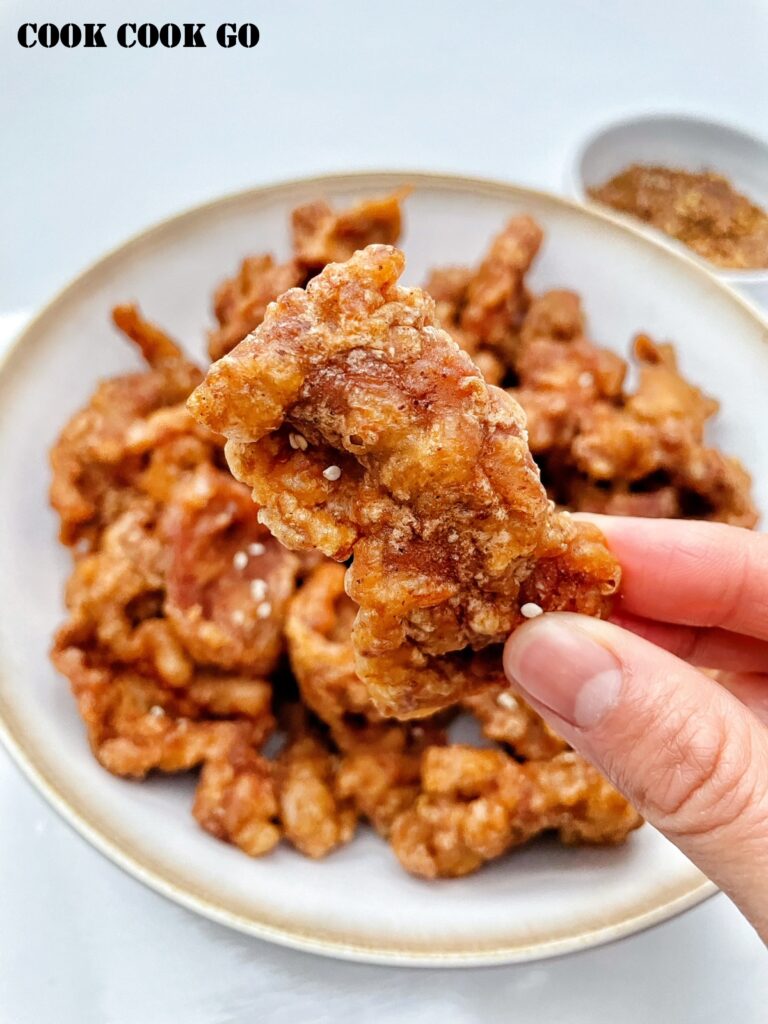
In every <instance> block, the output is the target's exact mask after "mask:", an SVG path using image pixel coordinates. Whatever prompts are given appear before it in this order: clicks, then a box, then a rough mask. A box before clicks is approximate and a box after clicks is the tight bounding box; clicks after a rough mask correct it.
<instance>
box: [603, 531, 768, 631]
mask: <svg viewBox="0 0 768 1024" xmlns="http://www.w3.org/2000/svg"><path fill="white" fill-rule="evenodd" d="M583 518H585V519H587V518H588V519H589V520H590V522H593V523H595V525H596V526H597V527H599V529H601V530H602V531H603V533H604V534H605V537H606V539H607V541H608V544H609V546H610V548H611V550H612V551H613V553H614V554H615V555H616V557H617V558H618V560H619V562H620V563H621V567H622V582H621V592H620V602H621V608H622V609H623V610H624V611H627V612H630V613H631V614H632V615H640V616H643V617H644V618H647V619H656V620H658V621H661V622H674V623H678V624H680V625H685V626H719V627H721V628H722V629H727V630H731V631H732V632H736V633H743V634H746V635H747V636H753V637H758V638H759V639H762V640H768V537H766V536H765V535H763V534H759V533H752V532H751V531H749V530H745V529H743V528H742V527H740V526H725V525H723V524H722V523H704V522H691V521H688V520H681V519H634V518H629V517H622V516H598V515H590V516H584V517H583Z"/></svg>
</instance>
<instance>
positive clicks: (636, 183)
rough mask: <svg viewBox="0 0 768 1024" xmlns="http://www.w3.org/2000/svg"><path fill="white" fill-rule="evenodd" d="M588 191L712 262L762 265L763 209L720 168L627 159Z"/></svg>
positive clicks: (767, 260) (766, 226)
mask: <svg viewBox="0 0 768 1024" xmlns="http://www.w3.org/2000/svg"><path fill="white" fill-rule="evenodd" d="M589 195H590V196H591V198H592V199H596V200H598V202H601V203H605V204H606V206H610V207H612V208H613V209H614V210H619V211H620V212H621V213H629V214H632V216H634V217H639V218H640V220H644V221H646V223H648V224H652V225H653V226H654V227H656V228H659V230H660V231H663V232H665V234H667V235H671V236H672V238H676V239H678V240H679V241H680V242H683V243H684V244H685V245H687V246H688V247H689V248H690V249H693V251H694V252H695V253H698V255H699V256H703V257H704V259H707V260H709V261H710V262H711V263H714V264H716V265H717V266H718V267H728V268H731V269H737V270H744V269H750V268H760V267H768V213H766V211H765V210H763V209H762V208H761V207H759V206H755V205H754V203H752V202H750V200H749V199H747V197H746V196H744V195H742V194H741V193H740V192H737V191H736V189H735V188H734V187H733V185H731V183H730V182H729V181H728V179H727V178H724V177H723V176H722V175H720V174H714V173H713V172H711V171H702V172H700V173H692V172H689V171H682V170H677V169H675V168H671V167H660V166H655V165H645V164H632V166H631V167H627V168H626V170H624V171H622V172H621V173H620V174H617V175H616V176H615V177H613V178H611V179H610V181H607V182H605V184H603V185H600V186H599V187H597V188H591V189H589Z"/></svg>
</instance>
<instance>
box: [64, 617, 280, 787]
mask: <svg viewBox="0 0 768 1024" xmlns="http://www.w3.org/2000/svg"><path fill="white" fill-rule="evenodd" d="M67 640H68V638H66V637H64V636H61V637H60V638H59V639H58V641H57V643H56V644H55V646H54V650H53V655H52V657H53V662H54V664H55V665H56V667H57V668H58V669H59V671H60V672H61V673H62V674H63V675H65V676H66V677H67V678H68V679H69V681H70V684H71V686H72V692H73V694H74V697H75V700H76V701H77V705H78V709H79V711H80V715H81V717H82V719H83V721H84V722H85V724H86V727H87V729H88V737H89V740H90V743H91V747H92V749H93V752H94V754H95V755H96V757H97V758H98V760H99V761H100V763H101V764H102V765H103V766H104V767H105V768H106V769H107V770H108V771H110V772H112V773H113V774H115V775H123V776H128V777H134V778H143V777H144V776H145V775H147V774H148V772H150V771H152V770H158V771H163V772H179V771H186V770H188V769H189V768H193V767H195V766H196V765H199V764H201V763H202V762H204V761H206V760H208V759H209V758H214V759H221V758H223V757H226V756H227V754H228V751H229V749H230V747H231V746H232V744H233V743H234V742H235V741H238V742H239V741H240V740H242V741H243V742H247V743H248V744H250V745H252V746H254V747H258V746H260V745H261V744H263V743H264V742H265V741H266V739H267V738H268V737H269V735H270V734H271V732H272V730H273V728H274V719H273V717H272V713H271V710H270V699H271V687H270V685H269V683H268V682H265V681H264V680H259V679H241V678H236V677H235V678H232V677H215V676H205V675H201V676H200V677H199V678H198V679H197V680H196V681H195V683H193V684H192V685H191V686H190V687H188V688H187V689H186V690H172V689H170V688H169V687H166V686H164V685H163V684H162V682H160V681H158V680H157V678H156V677H153V676H151V675H149V674H147V673H144V672H140V671H136V670H134V669H128V668H121V667H119V666H118V665H115V664H113V663H111V662H110V659H109V657H108V656H106V655H105V654H104V652H103V651H101V650H99V649H98V648H96V649H93V648H92V649H90V650H89V649H86V648H82V647H78V646H76V645H74V644H68V643H67ZM224 709H226V713H227V718H221V719H219V717H218V714H217V710H218V711H222V710H224Z"/></svg>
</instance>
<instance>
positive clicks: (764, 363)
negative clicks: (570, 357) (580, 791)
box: [0, 174, 768, 965]
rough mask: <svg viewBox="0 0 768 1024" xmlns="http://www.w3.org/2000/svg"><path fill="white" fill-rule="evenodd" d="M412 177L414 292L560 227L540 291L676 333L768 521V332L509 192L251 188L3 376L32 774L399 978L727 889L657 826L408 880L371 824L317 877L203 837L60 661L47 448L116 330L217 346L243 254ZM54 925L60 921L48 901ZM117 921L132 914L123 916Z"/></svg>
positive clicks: (292, 931) (54, 799)
mask: <svg viewBox="0 0 768 1024" xmlns="http://www.w3.org/2000/svg"><path fill="white" fill-rule="evenodd" d="M404 181H407V182H410V183H411V184H413V185H414V186H415V191H414V194H413V195H412V196H411V198H410V199H409V200H408V202H407V226H406V234H405V237H404V247H405V250H406V253H407V255H408V268H407V272H406V280H407V281H408V282H413V283H417V282H419V281H421V280H422V279H423V278H424V275H425V272H426V270H427V268H428V267H430V266H432V265H434V264H436V263H452V262H466V261H471V260H474V259H476V258H477V257H478V256H479V255H480V253H481V252H482V250H483V248H484V246H485V245H486V243H487V241H488V239H489V237H490V236H491V235H492V234H493V233H494V232H495V231H497V230H498V229H499V227H500V226H501V224H502V222H503V221H504V220H505V218H507V217H509V216H510V215H511V214H513V213H515V212H518V211H522V210H526V211H528V212H530V213H532V214H533V215H534V216H535V217H537V218H538V219H539V220H540V221H541V223H542V224H543V225H544V227H545V228H546V232H547V240H546V244H545V247H544V252H543V255H542V256H541V258H540V259H539V261H538V263H537V265H536V269H535V272H534V273H533V275H532V279H533V284H534V286H535V287H536V288H539V289H540V288H545V287H549V286H555V285H567V286H570V287H573V288H576V289H578V290H579V291H580V292H582V293H583V295H584V297H585V300H586V307H587V310H588V312H589V315H590V322H591V329H592V334H593V336H594V337H595V338H596V339H598V340H599V341H601V342H604V343H606V344H609V345H612V346H613V347H615V348H616V349H617V350H618V351H620V352H626V351H627V347H628V343H629V340H630V338H631V336H632V335H633V333H634V332H635V331H637V330H638V329H641V328H642V329H644V330H646V331H649V332H650V333H651V334H654V335H656V336H658V337H661V338H666V337H669V338H673V339H674V340H675V341H676V343H677V344H678V346H679V351H680V354H681V359H682V364H683V367H684V369H685V371H686V372H687V373H688V374H689V375H690V376H691V377H692V379H693V380H695V381H698V382H700V383H701V384H703V385H704V386H705V387H707V388H708V389H710V390H711V391H712V392H713V393H715V394H716V395H718V397H720V398H721V399H722V400H723V406H724V410H723V413H722V414H721V416H720V417H719V420H718V425H717V430H716V438H717V441H718V442H720V443H721V444H722V445H723V446H724V447H725V448H726V449H728V450H730V451H734V452H738V453H739V454H740V455H741V456H742V457H743V459H744V460H745V462H746V463H747V465H748V466H749V467H750V468H751V469H752V470H753V472H754V474H755V476H756V478H757V497H758V501H759V503H760V505H761V507H762V508H764V509H765V508H768V445H766V444H765V443H764V441H765V439H766V438H768V403H766V402H765V393H766V386H767V385H768V346H767V345H766V344H765V341H766V337H767V336H768V324H766V323H765V322H761V320H760V319H759V317H758V315H757V314H756V312H754V311H753V310H752V309H751V308H750V307H749V306H748V305H747V304H746V303H744V302H743V301H742V300H740V299H739V298H738V296H736V295H735V294H734V293H732V292H731V291H729V290H728V289H727V288H725V287H723V286H722V285H721V284H719V283H718V282H717V281H716V280H715V279H714V278H712V277H710V276H709V275H707V274H706V273H705V272H704V271H702V270H701V269H700V268H699V267H698V266H697V265H696V264H695V263H694V262H693V261H691V260H688V259H686V258H684V257H680V256H677V255H676V254H674V253H672V252H671V251H670V250H669V249H667V248H664V247H661V246H658V245H656V244H655V243H653V242H652V241H649V240H648V239H647V238H645V237H643V236H642V235H640V234H639V233H638V232H635V231H633V230H631V229H629V228H627V227H626V226H623V225H622V224H621V223H619V222H618V221H616V220H615V219H613V218H611V217H608V216H604V215H601V214H599V213H595V212H590V211H587V210H585V209H582V208H580V207H578V206H575V205H572V204H570V203H568V202H566V201H563V200H561V199H557V198H554V197H552V196H547V195H544V194H541V193H537V192H533V191H528V190H525V189H519V188H514V187H512V186H509V185H504V184H496V183H491V182H485V181H474V180H469V179H464V178H448V177H440V176H430V175H422V174H407V175H403V174H361V175H348V176H344V177H328V178H323V179H315V180H308V181H301V182H293V183H289V184H284V185H278V186H275V187H270V188H265V189H259V190H255V191H252V192H247V193H243V194H241V195H236V196H233V197H230V198H227V199H223V200H221V201H219V202H215V203H212V204H209V205H207V206H204V207H201V208H199V209H196V210H192V211H191V212H189V213H185V214H182V215H181V216H179V217H176V218H174V219H172V220H169V221H167V222H165V223H163V224H161V225H159V226H158V227H155V228H153V229H151V230H149V231H148V232H146V233H145V234H143V235H141V236H139V237H138V238H135V239H133V240H132V241H130V242H128V243H127V244H126V245H124V246H123V247H122V248H120V249H119V250H117V251H116V252H114V253H112V254H110V255H109V256H107V257H105V258H104V259H103V260H101V261H100V262H99V263H98V264H96V265H95V266H94V267H92V268H91V269H90V270H88V271H87V272H86V273H85V274H83V275H82V276H81V277H79V278H78V279H77V280H76V281H74V282H73V283H72V284H71V285H70V286H69V287H68V288H67V289H66V290H65V291H64V292H63V293H62V294H61V295H59V296H58V297H57V298H56V299H55V300H54V301H53V302H52V303H51V304H50V305H49V306H48V307H47V309H46V310H45V311H44V312H43V313H42V314H41V315H40V316H39V317H38V318H37V319H36V320H35V321H34V322H33V323H32V324H31V325H30V326H29V327H28V329H27V330H26V331H25V333H24V335H23V337H22V338H21V340H20V343H19V344H18V345H17V346H16V347H15V348H14V350H13V351H12V352H11V354H10V356H9V357H8V359H7V361H6V363H5V364H4V366H3V368H2V372H1V373H0V480H2V500H0V601H1V602H2V615H0V725H1V729H2V733H3V735H4V739H5V741H6V743H7V745H8V747H9V749H10V750H11V752H12V753H13V755H14V756H15V758H16V759H17V761H18V762H19V764H20V765H21V767H22V768H23V770H24V771H25V772H26V773H27V775H28V776H29V777H30V779H32V781H33V782H35V784H36V785H37V786H38V787H39V788H40V789H41V790H42V791H43V793H44V794H45V795H46V796H47V797H48V799H49V800H50V801H51V803H53V805H54V806H55V807H56V808H57V809H58V810H59V811H60V812H61V814H63V815H64V817H65V818H66V819H67V820H68V821H69V822H71V823H72V824H73V825H74V827H75V828H76V829H78V830H79V831H80V832H81V833H82V834H83V835H84V836H85V837H86V838H87V839H88V840H90V841H91V842H92V843H93V844H94V845H95V846H96V847H98V848H99V849H100V850H101V851H103V852H104V853H105V854H106V855H107V856H109V857H111V858H112V859H113V860H114V861H115V862H116V863H118V864H120V865H121V866H122V867H123V868H125V869H126V870H127V871H129V872H130V873H131V874H133V875H135V876H136V877H137V878H139V879H141V880H142V881H144V882H146V883H147V884H148V885H150V886H152V887H153V888H154V889H156V890H158V891H159V892H161V893H163V894H165V895H166V896H168V897H170V898H171V899H174V900H176V901H178V902H179V903H182V904H184V905H185V906H187V907H189V908H191V909H193V910H196V911H198V912H199V913H201V914H204V915H206V916H207V917H210V918H213V919H215V920H217V921H220V922H222V923H224V924H228V925H231V926H232V927H234V928H237V929H240V930H242V931H245V932H249V933H251V934H253V935H257V936H260V937H261V938H265V939H271V940H273V941H275V942H280V943H284V944H286V945H291V946H295V947H297V948H301V949H305V950H311V951H314V952H319V953H326V954H330V955H335V956H340V957H347V958H350V959H358V960H367V961H371V962H380V963H384V962H386V963H399V964H410V965H416V964H423V965H445V964H462V965H469V964H483V963H500V962H510V961H515V960H526V959H527V960H531V959H536V958H538V957H543V956H549V955H554V954H558V953H563V952H567V951H569V950H575V949H581V948H584V947H587V946H591V945H595V944H596V943H600V942H604V941H607V940H609V939H612V938H617V937H619V936H622V935H628V934H630V933H632V932H634V931H637V930H638V929H640V928H644V927H646V926H647V925H650V924H652V923H654V922H658V921H662V920H664V919H665V918H668V917H671V916H672V915H674V914H676V913H678V912H680V911H681V910H683V909H685V908H686V907H690V906H692V905H694V904H695V903H698V902H699V901H700V900H702V899H704V897H705V896H707V895H708V894H709V893H711V892H712V891H713V887H712V885H711V884H710V883H709V882H707V881H706V880H705V879H704V878H703V877H702V875H701V874H700V873H699V872H698V871H697V870H695V869H694V868H693V867H692V866H691V865H690V864H689V863H688V861H686V859H685V858H684V857H683V856H682V855H681V854H680V853H678V852H677V851H676V850H675V849H674V848H673V847H672V846H671V845H670V844H669V843H667V842H666V841H665V840H664V839H663V838H662V837H661V836H660V835H658V834H657V833H656V832H654V831H653V830H652V829H651V828H650V827H648V826H646V827H644V828H643V829H641V830H640V831H639V832H637V833H635V834H634V835H633V836H632V837H631V839H630V841H629V842H628V843H627V844H626V846H624V847H622V848H620V849H614V850H595V849H582V850H566V849H561V848H559V847H557V846H556V845H555V844H548V843H546V842H544V843H538V844H534V845H532V846H530V847H529V848H527V849H525V850H522V851H520V852H517V853H515V854H514V855H512V856H510V857H509V858H507V859H506V860H504V861H503V862H499V863H496V864H493V865H491V866H490V867H489V868H487V869H486V870H484V871H482V872H480V873H479V874H477V875H475V876H472V877H470V878H466V879H463V880H458V881H446V882H435V883H426V882H423V881H418V880H416V879H414V878H410V877H408V876H407V875H405V874H404V873H403V872H402V870H401V869H400V867H399V866H398V865H397V863H396V862H395V860H394V857H393V856H392V854H391V852H390V850H389V849H388V847H387V846H386V845H385V844H384V843H382V842H381V841H380V840H379V839H378V838H376V837H375V836H374V835H372V834H367V833H366V832H365V831H363V833H362V834H361V835H359V836H358V838H357V839H356V840H355V841H354V842H353V843H352V844H351V845H350V846H348V847H347V848H345V849H343V850H341V851H339V852H337V853H335V854H333V855H332V856H331V857H330V858H328V860H326V861H324V862H321V863H316V862H312V861H309V860H306V859H304V858H303V857H300V856H299V855H297V854H296V853H294V852H293V851H292V850H290V849H287V848H285V849H279V850H278V851H276V852H275V853H274V854H273V855H272V856H270V857H267V858H265V859H263V860H249V859H248V858H247V857H246V856H244V855H243V854H242V853H240V852H239V851H238V850H236V849H234V848H232V847H229V846H226V845H224V844H222V843H219V842H217V841H216V840H214V839H212V838H211V837H210V836H208V835H206V834H205V833H204V832H202V831H201V830H200V829H199V828H198V827H197V825H196V824H195V822H194V821H193V819H192V817H191V815H190V803H191V794H192V780H190V779H178V778H170V779H168V778H166V779H162V778H158V779H153V780H151V781H149V782H147V783H143V784H136V783H131V782H128V781H122V780H120V779H116V778H113V777H112V776H110V775H108V774H107V773H106V772H104V771H103V770H102V769H101V768H100V767H99V766H98V765H97V764H96V762H95V761H94V759H93V757H92V756H91V754H90V752H89V750H88V746H87V744H86V741H85V736H84V732H83V728H82V725H81V723H80V721H79V719H78V716H77V714H76V711H75V707H74V704H73V702H72V700H71V698H70V696H69V692H68V687H67V684H66V683H65V682H64V681H63V680H62V679H60V678H58V677H57V675H56V674H55V673H54V671H53V670H52V669H51V667H50V665H49V664H48V660H47V649H48V646H49V642H50V636H51V632H52V630H53V629H54V627H55V625H56V624H57V622H58V621H59V620H60V619H61V617H62V601H61V593H62V586H63V583H64V579H65V575H66V573H67V569H68V562H69V556H68V554H67V553H66V552H64V551H62V550H61V549H60V548H59V547H58V546H57V544H56V541H55V532H56V524H55V521H54V517H53V515H52V513H51V512H50V511H49V509H48V507H47V501H46V490H47V486H48V465H47V456H46V452H47V449H48V447H49V446H50V444H51V442H52V441H53V439H54V437H55V435H56V434H57V432H58V431H59V429H60V428H61V426H62V424H63V423H64V421H65V419H66V418H67V417H68V416H69V415H70V413H71V412H72V411H73V410H75V409H76V408H77V407H78V406H79V405H80V404H81V403H82V402H83V401H85V399H86V397H87V396H88V394H89V393H90V392H91V390H92V388H93V386H94V384H95V382H96V380H97V379H98V378H99V377H101V376H104V375H107V374H114V373H118V372H122V371H124V370H126V369H127V368H129V367H131V366H133V365H135V363H136V359H135V357H134V356H133V355H132V353H131V352H130V350H129V348H128V347H127V346H126V344H125V343H124V342H123V341H121V340H120V339H118V338H117V337H116V336H115V334H114V332H113V331H112V330H111V328H110V326H109V324H108V313H109V309H110V307H111V306H112V305H113V304H114V303H116V302H118V301H125V300H130V299H138V300H140V301H141V304H142V306H143V309H144V310H145V311H146V313H147V314H148V315H149V316H150V317H151V318H152V319H156V320H157V321H158V322H159V323H161V324H163V325H164V326H166V327H167V328H168V329H169V330H171V331H172V332H173V333H174V334H175V335H177V336H178V337H179V338H180V339H183V340H184V341H185V342H186V343H187V345H188V346H189V348H190V349H192V350H194V351H195V352H196V353H197V354H202V351H203V345H202V337H203V328H204V327H205V325H206V324H207V322H208V319H209V312H208V311H209V303H210V294H211V289H212V287H213V285H214V283H216V282H217V281H219V280H220V279H221V278H222V277H223V276H224V275H225V274H228V273H229V272H231V271H232V270H233V269H234V268H235V266H236V265H237V262H238V260H239V259H240V258H241V257H242V256H243V255H244V254H246V253H248V252H254V251H262V250H265V249H275V250H277V252H278V253H280V254H285V253H286V250H287V244H288V235H287V226H286V225H287V214H288V211H289V210H290V209H291V208H292V207H293V206H294V205H296V204H297V203H298V202H300V201H303V200H306V199H309V198H313V197H315V196H317V195H320V194H323V195H325V196H327V197H329V198H330V199H331V200H332V201H334V202H339V203H345V202H348V201H349V200H351V199H353V198H355V197H359V196H361V195H364V194H366V193H369V194H370V193H377V192H379V193H380V192H383V191H385V190H387V189H389V188H391V187H393V186H395V185H398V184H401V183H403V182H404ZM53 912H55V908H53ZM115 927H118V928H119V922H115Z"/></svg>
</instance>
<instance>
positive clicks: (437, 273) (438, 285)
mask: <svg viewBox="0 0 768 1024" xmlns="http://www.w3.org/2000/svg"><path fill="white" fill-rule="evenodd" d="M471 280H472V270H471V269H470V268H469V267H437V268H436V269H435V270H433V271H432V272H431V274H430V275H429V277H428V278H427V281H426V284H425V285H424V291H425V292H428V293H429V294H430V295H431V296H432V298H433V299H434V300H435V315H436V317H437V320H438V323H439V324H440V326H441V327H443V328H445V330H446V331H448V333H449V334H450V336H451V337H452V338H453V340H454V341H455V342H456V343H457V344H458V346H459V348H462V349H463V350H464V351H465V352H466V353H467V355H469V356H470V357H471V359H472V362H473V363H475V365H476V366H477V368H478V369H479V370H480V372H481V373H482V375H483V377H485V379H486V381H487V382H488V383H489V384H501V383H502V381H503V380H504V377H505V376H506V374H507V367H506V366H505V365H504V362H503V361H502V360H501V359H500V358H499V357H498V355H496V353H495V352H494V351H493V350H492V349H490V348H487V347H486V346H485V345H484V344H483V342H482V339H480V338H478V337H477V335H475V334H472V333H469V332H467V331H464V330H462V327H461V315H462V312H463V310H464V306H465V304H466V296H467V288H468V287H469V282H470V281H471Z"/></svg>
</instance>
